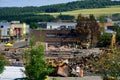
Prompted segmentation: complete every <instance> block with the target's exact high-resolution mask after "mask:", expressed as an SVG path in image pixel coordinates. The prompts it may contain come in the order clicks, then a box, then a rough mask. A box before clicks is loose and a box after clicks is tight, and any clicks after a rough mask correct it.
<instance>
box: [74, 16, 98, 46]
mask: <svg viewBox="0 0 120 80" xmlns="http://www.w3.org/2000/svg"><path fill="white" fill-rule="evenodd" d="M75 30H76V34H77V36H78V37H79V39H78V40H80V42H91V44H93V43H94V44H96V43H97V37H98V36H99V35H100V31H99V25H98V23H97V21H96V20H95V17H94V16H93V15H90V16H89V17H83V16H82V15H81V14H80V15H79V16H78V19H77V25H76V29H75Z"/></svg>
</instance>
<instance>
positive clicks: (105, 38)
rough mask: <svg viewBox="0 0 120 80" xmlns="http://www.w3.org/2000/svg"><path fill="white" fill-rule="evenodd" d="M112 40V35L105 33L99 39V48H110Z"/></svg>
mask: <svg viewBox="0 0 120 80" xmlns="http://www.w3.org/2000/svg"><path fill="white" fill-rule="evenodd" d="M111 39H112V34H109V33H103V34H102V35H101V36H100V37H99V39H98V43H97V46H98V47H109V46H110V43H111Z"/></svg>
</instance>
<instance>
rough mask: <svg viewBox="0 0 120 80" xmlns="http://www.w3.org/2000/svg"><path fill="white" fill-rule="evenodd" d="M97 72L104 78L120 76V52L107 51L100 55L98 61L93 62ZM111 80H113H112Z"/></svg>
mask: <svg viewBox="0 0 120 80" xmlns="http://www.w3.org/2000/svg"><path fill="white" fill-rule="evenodd" d="M92 63H93V64H94V67H95V68H96V70H97V71H98V72H99V73H100V74H102V75H103V76H113V77H114V78H117V77H118V76H120V51H119V50H116V49H114V50H105V51H103V52H102V53H101V54H100V58H99V60H98V61H92ZM110 80H111V79H110Z"/></svg>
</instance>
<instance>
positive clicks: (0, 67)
mask: <svg viewBox="0 0 120 80" xmlns="http://www.w3.org/2000/svg"><path fill="white" fill-rule="evenodd" d="M6 63H7V62H6V60H5V57H4V56H3V55H1V54H0V73H2V72H3V70H4V66H5V65H6Z"/></svg>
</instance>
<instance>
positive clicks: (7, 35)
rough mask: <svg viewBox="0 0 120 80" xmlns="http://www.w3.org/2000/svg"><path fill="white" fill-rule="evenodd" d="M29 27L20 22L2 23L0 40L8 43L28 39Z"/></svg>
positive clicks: (0, 25) (0, 23) (0, 24)
mask: <svg viewBox="0 0 120 80" xmlns="http://www.w3.org/2000/svg"><path fill="white" fill-rule="evenodd" d="M29 32H30V31H29V25H27V24H26V23H20V22H19V21H11V22H0V40H1V42H6V41H9V40H13V39H15V40H16V39H25V38H28V34H29Z"/></svg>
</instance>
